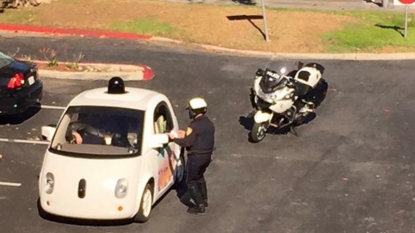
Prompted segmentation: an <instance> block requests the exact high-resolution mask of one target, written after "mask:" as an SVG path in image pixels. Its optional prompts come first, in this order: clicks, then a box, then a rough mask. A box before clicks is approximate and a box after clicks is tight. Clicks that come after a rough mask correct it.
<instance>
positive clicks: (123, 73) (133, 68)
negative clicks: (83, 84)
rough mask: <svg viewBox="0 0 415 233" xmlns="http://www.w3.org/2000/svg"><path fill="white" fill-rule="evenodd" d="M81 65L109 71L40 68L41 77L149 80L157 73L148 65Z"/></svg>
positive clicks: (81, 64) (43, 62)
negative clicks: (116, 77)
mask: <svg viewBox="0 0 415 233" xmlns="http://www.w3.org/2000/svg"><path fill="white" fill-rule="evenodd" d="M32 62H34V63H37V64H39V63H42V64H46V63H47V62H45V61H36V60H34V61H32ZM78 64H79V65H80V66H84V67H89V68H91V70H94V69H97V70H99V69H105V70H108V71H104V72H99V71H90V72H88V71H57V70H47V69H39V70H38V73H39V75H40V76H41V77H45V78H56V79H70V80H109V79H111V78H112V77H115V76H118V77H121V78H122V79H123V80H124V81H148V80H151V79H153V78H154V76H155V74H154V71H153V69H152V68H151V67H149V66H147V65H123V64H106V63H78Z"/></svg>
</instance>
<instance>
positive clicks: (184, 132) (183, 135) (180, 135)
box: [177, 130, 186, 138]
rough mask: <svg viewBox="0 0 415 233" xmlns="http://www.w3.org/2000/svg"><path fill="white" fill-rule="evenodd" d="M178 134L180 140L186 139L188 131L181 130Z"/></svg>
mask: <svg viewBox="0 0 415 233" xmlns="http://www.w3.org/2000/svg"><path fill="white" fill-rule="evenodd" d="M177 134H178V136H177V137H178V138H184V137H185V136H186V131H184V130H179V131H178V132H177Z"/></svg>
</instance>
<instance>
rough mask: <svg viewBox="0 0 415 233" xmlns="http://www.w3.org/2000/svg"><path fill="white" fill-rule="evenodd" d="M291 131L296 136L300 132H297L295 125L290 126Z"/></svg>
mask: <svg viewBox="0 0 415 233" xmlns="http://www.w3.org/2000/svg"><path fill="white" fill-rule="evenodd" d="M290 132H291V133H292V134H294V136H296V137H298V133H297V131H296V130H295V127H294V126H292V125H291V126H290Z"/></svg>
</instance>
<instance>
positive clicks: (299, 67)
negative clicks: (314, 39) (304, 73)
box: [298, 61, 304, 70]
mask: <svg viewBox="0 0 415 233" xmlns="http://www.w3.org/2000/svg"><path fill="white" fill-rule="evenodd" d="M303 66H304V63H303V62H301V61H299V62H298V70H299V69H301V68H303Z"/></svg>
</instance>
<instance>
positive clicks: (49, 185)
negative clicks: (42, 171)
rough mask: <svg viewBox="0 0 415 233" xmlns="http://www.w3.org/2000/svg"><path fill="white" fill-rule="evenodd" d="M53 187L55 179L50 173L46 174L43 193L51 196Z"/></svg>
mask: <svg viewBox="0 0 415 233" xmlns="http://www.w3.org/2000/svg"><path fill="white" fill-rule="evenodd" d="M54 187H55V177H54V176H53V174H52V173H50V172H48V173H47V174H46V179H45V192H46V193H47V194H51V193H52V192H53V188H54Z"/></svg>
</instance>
